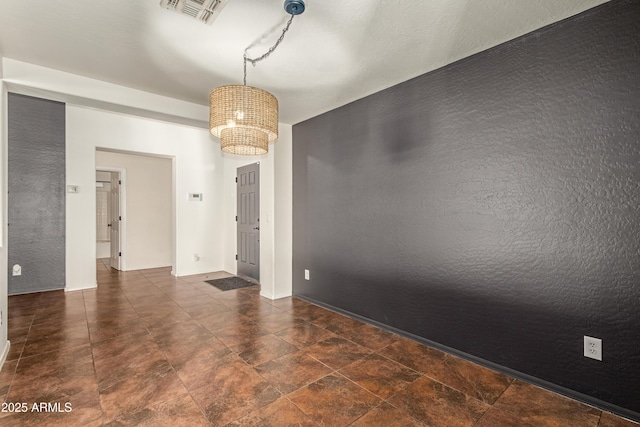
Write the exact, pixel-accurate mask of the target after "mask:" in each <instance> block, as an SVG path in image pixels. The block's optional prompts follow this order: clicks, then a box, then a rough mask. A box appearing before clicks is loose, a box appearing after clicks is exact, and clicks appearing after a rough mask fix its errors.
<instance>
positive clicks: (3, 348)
mask: <svg viewBox="0 0 640 427" xmlns="http://www.w3.org/2000/svg"><path fill="white" fill-rule="evenodd" d="M2 63H3V58H2V54H1V53H0V147H1V149H0V183H1V184H0V192H1V193H2V196H0V224H2V225H0V369H1V368H2V364H3V363H4V361H5V359H6V356H7V354H8V352H9V341H8V339H7V338H8V329H7V315H8V313H7V310H8V297H7V293H8V283H7V251H6V247H7V222H6V221H5V219H6V217H7V202H6V196H7V191H6V190H7V189H6V185H7V175H6V174H7V160H6V159H7V113H6V111H7V91H6V88H5V85H4V82H3V80H2V78H3V74H2Z"/></svg>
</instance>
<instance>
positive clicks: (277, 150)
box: [273, 125, 293, 298]
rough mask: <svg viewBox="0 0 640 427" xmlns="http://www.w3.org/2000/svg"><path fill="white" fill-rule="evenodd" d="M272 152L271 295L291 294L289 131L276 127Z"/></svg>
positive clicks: (291, 211)
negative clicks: (272, 275) (272, 231)
mask: <svg viewBox="0 0 640 427" xmlns="http://www.w3.org/2000/svg"><path fill="white" fill-rule="evenodd" d="M279 132H280V138H279V140H278V142H277V143H276V144H275V146H274V149H273V153H274V189H275V192H274V193H275V194H274V239H273V240H274V242H273V243H274V248H273V250H274V256H273V261H274V265H273V271H274V282H273V286H274V287H273V295H274V298H282V297H285V296H289V295H291V291H292V283H293V279H292V274H293V271H292V269H293V143H292V142H293V140H292V128H291V126H289V125H280V131H279Z"/></svg>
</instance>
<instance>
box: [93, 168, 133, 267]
mask: <svg viewBox="0 0 640 427" xmlns="http://www.w3.org/2000/svg"><path fill="white" fill-rule="evenodd" d="M96 171H105V172H120V182H121V184H120V213H121V216H122V220H121V221H120V252H122V256H121V257H120V271H127V261H126V257H127V242H126V239H125V236H126V235H127V233H126V230H127V215H126V213H127V186H126V184H127V170H126V169H123V168H113V167H110V166H98V165H96ZM94 216H95V212H94Z"/></svg>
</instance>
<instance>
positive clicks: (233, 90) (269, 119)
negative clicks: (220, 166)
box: [209, 0, 305, 156]
mask: <svg viewBox="0 0 640 427" xmlns="http://www.w3.org/2000/svg"><path fill="white" fill-rule="evenodd" d="M284 8H285V11H286V12H287V13H288V14H290V15H291V18H289V21H288V22H287V26H286V27H285V28H284V29H283V30H282V34H281V35H280V38H278V40H277V41H276V43H275V44H274V45H273V46H272V47H271V48H270V49H269V50H268V51H267V52H266V53H265V54H263V55H261V56H259V57H257V58H253V59H252V58H249V57H247V49H248V48H247V49H245V53H244V57H243V59H244V81H243V84H242V85H225V86H220V87H217V88H215V89H213V90H212V91H211V94H210V95H209V106H210V114H209V129H210V131H211V134H212V135H214V136H217V137H218V138H220V148H221V149H222V151H224V152H225V153H230V154H240V155H248V156H255V155H263V154H267V153H268V152H269V143H270V142H274V141H275V140H276V139H278V100H277V99H276V97H275V96H273V95H272V94H270V93H269V92H267V91H265V90H262V89H259V88H256V87H252V86H247V62H250V63H251V64H252V65H255V64H256V62H259V61H262V60H263V59H265V58H267V57H268V56H269V55H270V54H271V53H272V52H273V51H274V50H276V48H277V47H278V45H279V44H280V43H281V42H282V40H283V39H284V35H285V34H286V32H287V31H288V30H289V26H290V25H291V22H292V21H293V17H294V16H296V15H299V14H301V13H302V12H304V8H305V6H304V1H302V0H286V1H285V2H284Z"/></svg>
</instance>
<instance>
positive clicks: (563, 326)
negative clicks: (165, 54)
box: [293, 1, 640, 418]
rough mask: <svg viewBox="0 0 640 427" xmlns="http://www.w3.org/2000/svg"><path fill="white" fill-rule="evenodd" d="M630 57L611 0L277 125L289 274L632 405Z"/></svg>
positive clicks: (636, 131) (639, 19) (415, 329)
mask: <svg viewBox="0 0 640 427" xmlns="http://www.w3.org/2000/svg"><path fill="white" fill-rule="evenodd" d="M639 70H640V2H637V1H614V2H611V3H607V4H605V5H603V6H601V7H598V8H596V9H593V10H590V11H587V12H585V13H583V14H581V15H578V16H576V17H573V18H570V19H568V20H566V21H562V22H560V23H557V24H555V25H552V26H550V27H546V28H543V29H541V30H539V31H536V32H534V33H532V34H529V35H527V36H524V37H522V38H519V39H517V40H514V41H511V42H508V43H505V44H503V45H500V46H498V47H496V48H493V49H491V50H489V51H485V52H482V53H480V54H478V55H475V56H472V57H470V58H467V59H465V60H462V61H459V62H457V63H454V64H452V65H449V66H447V67H444V68H442V69H439V70H436V71H435V72H432V73H428V74H426V75H423V76H420V77H418V78H415V79H413V80H410V81H408V82H405V83H403V84H400V85H398V86H395V87H392V88H390V89H387V90H385V91H382V92H379V93H377V94H374V95H372V96H369V97H367V98H364V99H362V100H359V101H356V102H354V103H351V104H348V105H346V106H344V107H341V108H339V109H336V110H333V111H331V112H328V113H326V114H323V115H321V116H318V117H316V118H313V119H310V120H308V121H305V122H302V123H300V124H297V125H295V126H294V128H293V137H294V144H293V145H294V156H293V168H294V175H293V182H294V261H293V283H294V285H293V286H294V294H297V295H301V296H304V297H308V298H311V299H314V300H317V301H320V302H323V303H326V304H329V305H332V306H334V307H338V308H341V309H343V310H346V311H349V312H352V313H356V314H358V315H362V316H365V317H367V318H370V319H373V320H375V321H378V322H382V323H384V324H386V325H389V326H392V327H395V328H399V329H401V330H404V331H407V332H409V333H412V334H415V335H418V336H420V337H423V338H426V339H428V340H432V341H434V342H437V343H440V344H442V345H445V346H449V347H452V348H454V349H457V350H459V351H462V352H465V353H468V354H470V355H473V356H476V357H480V358H482V359H485V360H487V361H490V362H493V363H497V364H499V365H502V366H504V367H506V368H509V369H513V370H516V371H519V372H521V373H524V374H527V375H531V376H534V377H537V378H539V379H542V380H545V381H549V382H551V383H554V384H556V385H558V386H560V387H563V388H567V389H570V390H574V391H577V392H579V393H583V394H586V395H588V396H591V397H592V398H594V399H599V400H600V401H603V402H606V404H609V405H617V406H619V407H622V408H626V410H628V411H633V412H635V414H633V413H631V412H628V413H631V415H632V416H634V417H638V418H640V416H638V413H640V400H639V399H638V395H640V369H639V366H640V334H639V332H638V331H640V309H639V302H640V214H639V209H640V141H639V135H640V72H639ZM305 268H308V269H310V271H311V280H310V281H305V280H304V269H305ZM584 335H591V336H595V337H600V338H602V339H603V348H604V349H603V354H604V360H603V361H602V362H597V361H594V360H591V359H587V358H585V357H583V356H582V346H583V336H584ZM610 407H612V406H610Z"/></svg>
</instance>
